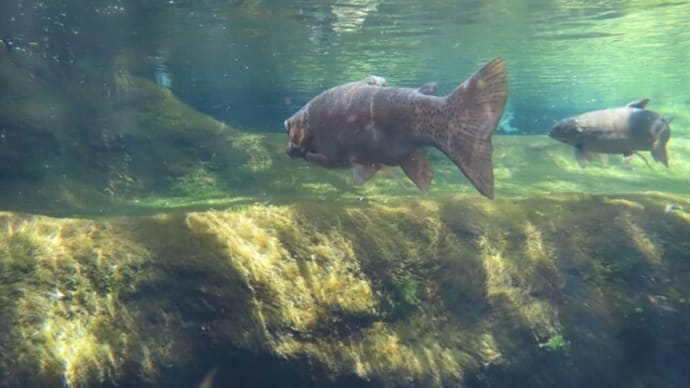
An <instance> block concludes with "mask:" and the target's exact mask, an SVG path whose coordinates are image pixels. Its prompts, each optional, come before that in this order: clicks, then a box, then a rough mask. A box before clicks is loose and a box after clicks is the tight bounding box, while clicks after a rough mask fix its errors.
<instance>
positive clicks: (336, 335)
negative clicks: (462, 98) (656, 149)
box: [0, 194, 690, 387]
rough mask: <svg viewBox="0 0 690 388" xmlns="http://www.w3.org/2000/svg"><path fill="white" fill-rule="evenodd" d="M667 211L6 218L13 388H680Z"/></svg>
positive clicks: (6, 311)
mask: <svg viewBox="0 0 690 388" xmlns="http://www.w3.org/2000/svg"><path fill="white" fill-rule="evenodd" d="M669 202H673V203H675V204H677V205H678V206H680V207H682V208H690V203H689V202H688V201H687V200H686V199H683V198H680V197H670V196H667V195H660V194H658V195H652V194H649V195H618V196H590V195H561V196H552V197H539V198H531V199H522V200H515V199H511V200H501V199H499V200H496V201H494V202H491V201H486V200H483V199H481V198H474V199H469V198H463V199H462V200H457V199H452V198H447V199H445V200H414V201H411V200H399V201H392V202H391V203H390V204H388V205H380V204H366V203H365V204H361V203H360V204H352V205H335V204H324V203H303V204H298V205H291V206H265V205H253V206H247V207H244V208H241V209H235V210H231V209H230V210H223V211H203V212H188V213H175V214H159V215H153V216H145V217H144V216H142V217H114V218H99V219H95V220H90V219H57V218H50V217H44V216H35V215H25V214H18V213H1V214H0V316H2V320H0V347H1V348H2V349H3V352H1V353H0V371H2V374H0V387H14V386H46V387H47V386H57V385H60V386H63V385H64V386H68V387H82V386H89V387H97V386H115V385H119V386H144V387H146V386H150V387H153V386H167V387H183V386H184V387H189V386H195V385H196V384H198V383H199V382H200V381H202V379H204V376H207V375H208V374H209V373H211V372H210V371H213V370H217V372H212V373H213V376H214V384H216V385H215V386H230V385H232V384H233V383H236V382H237V381H243V382H244V384H245V385H246V386H259V385H261V386H275V385H277V384H278V382H280V383H281V384H282V385H281V386H301V387H329V386H390V387H403V386H410V385H415V386H425V387H441V386H461V387H462V386H466V387H480V386H508V385H521V384H522V385H530V386H534V387H547V386H553V384H554V382H558V383H559V384H560V385H561V386H566V387H576V386H580V385H581V383H582V381H588V382H589V385H591V386H594V387H604V386H607V387H611V386H614V387H624V386H633V385H635V384H637V383H639V382H649V381H653V382H655V383H657V384H656V386H673V384H674V383H676V382H682V381H686V379H687V378H689V377H690V376H688V372H687V370H686V368H679V367H677V366H678V365H687V363H688V362H690V353H689V352H687V349H689V347H688V346H690V341H688V338H687V335H685V334H684V333H686V332H687V330H686V329H687V328H688V327H690V318H688V317H690V314H689V313H690V310H689V309H690V307H689V305H688V301H687V295H688V293H689V292H690V281H689V279H690V256H689V254H688V252H690V242H688V241H687V236H688V235H689V234H690V216H688V215H687V214H686V213H685V212H681V211H677V212H673V213H669V214H667V213H666V212H665V205H666V204H667V203H669ZM602 219H605V220H607V221H609V222H602V221H601V220H602ZM639 341H643V343H644V345H643V346H641V345H640V344H641V343H642V342H639ZM573 365H577V368H573V367H572V366H573ZM565 366H568V367H565ZM592 376H596V382H594V381H592V380H591V379H592V378H593V377H592ZM676 385H677V384H676Z"/></svg>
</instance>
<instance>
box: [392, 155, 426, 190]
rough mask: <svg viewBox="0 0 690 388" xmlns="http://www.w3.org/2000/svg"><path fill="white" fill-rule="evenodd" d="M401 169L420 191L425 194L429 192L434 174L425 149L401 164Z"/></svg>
mask: <svg viewBox="0 0 690 388" xmlns="http://www.w3.org/2000/svg"><path fill="white" fill-rule="evenodd" d="M400 167H401V168H402V170H403V171H404V172H405V175H407V177H408V178H410V180H412V182H414V184H415V185H417V187H419V190H421V191H422V192H423V193H427V192H428V191H429V186H430V185H431V179H432V178H433V176H434V173H433V171H432V169H431V162H430V161H429V158H427V156H426V152H424V150H423V149H419V150H417V151H415V152H413V153H411V154H410V155H409V156H408V157H407V158H405V159H403V161H402V162H400Z"/></svg>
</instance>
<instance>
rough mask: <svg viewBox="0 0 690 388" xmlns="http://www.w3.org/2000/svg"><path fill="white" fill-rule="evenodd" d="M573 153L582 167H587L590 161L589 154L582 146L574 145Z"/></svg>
mask: <svg viewBox="0 0 690 388" xmlns="http://www.w3.org/2000/svg"><path fill="white" fill-rule="evenodd" d="M573 155H575V159H576V160H577V163H578V164H579V165H580V167H582V168H585V167H586V166H587V162H589V154H588V153H587V152H586V151H585V150H583V149H582V147H573Z"/></svg>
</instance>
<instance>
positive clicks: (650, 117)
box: [549, 98, 673, 167]
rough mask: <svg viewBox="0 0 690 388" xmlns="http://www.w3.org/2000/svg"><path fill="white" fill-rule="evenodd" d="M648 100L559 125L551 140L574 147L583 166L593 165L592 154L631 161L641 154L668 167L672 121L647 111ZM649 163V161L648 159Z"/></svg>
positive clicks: (594, 112) (553, 131)
mask: <svg viewBox="0 0 690 388" xmlns="http://www.w3.org/2000/svg"><path fill="white" fill-rule="evenodd" d="M648 102H649V99H648V98H645V99H642V100H640V101H634V102H631V103H630V104H628V105H626V106H624V107H620V108H614V109H604V110H597V111H593V112H587V113H583V114H581V115H578V116H573V117H569V118H566V119H563V120H561V121H559V122H557V123H556V124H555V125H554V126H553V128H552V129H551V132H550V133H549V136H551V137H552V138H554V139H556V140H558V141H561V142H563V143H565V144H570V145H571V146H573V147H574V149H573V151H574V153H575V157H576V158H577V161H578V163H579V164H580V166H582V167H584V166H585V165H586V164H587V161H589V159H590V156H589V154H590V153H591V152H597V153H604V154H623V156H624V157H626V158H629V157H630V156H632V155H633V154H638V155H639V156H640V157H642V158H643V159H645V158H644V156H642V155H641V154H639V153H638V152H637V151H650V152H651V154H652V158H654V160H655V161H657V162H659V163H661V164H663V165H664V166H666V167H668V154H667V153H666V144H667V143H668V140H669V139H670V137H671V128H670V127H669V123H670V122H671V121H672V120H673V118H672V117H668V116H662V115H660V114H659V113H657V112H654V111H651V110H647V109H645V107H646V106H647V103H648ZM645 162H646V159H645Z"/></svg>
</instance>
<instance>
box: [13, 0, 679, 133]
mask: <svg viewBox="0 0 690 388" xmlns="http://www.w3.org/2000/svg"><path fill="white" fill-rule="evenodd" d="M0 10H1V11H2V13H1V14H2V17H1V18H2V20H1V21H0V36H3V37H5V40H11V42H12V44H13V46H12V47H13V49H14V50H27V51H30V52H32V53H34V55H40V56H46V57H48V58H50V59H53V60H54V61H56V62H59V63H60V64H62V65H63V66H66V67H69V64H70V63H72V62H75V61H82V62H83V61H92V62H96V63H98V64H99V65H100V66H104V67H114V68H117V69H121V70H126V71H132V72H134V73H136V74H139V75H142V76H145V77H149V78H150V79H158V81H159V82H161V83H162V84H163V85H165V86H168V87H170V88H171V89H172V90H173V91H174V92H175V94H176V95H178V96H180V97H181V98H182V99H183V100H184V101H186V102H188V103H190V104H191V105H193V106H195V107H196V108H198V109H200V110H202V111H204V112H208V113H210V114H211V115H213V116H214V117H217V118H219V119H221V120H225V121H227V122H230V123H232V124H234V125H236V126H240V127H243V128H247V129H252V130H262V131H280V130H281V127H280V125H279V124H280V123H282V120H283V118H284V117H286V116H287V115H289V114H290V113H291V112H293V111H294V110H295V109H297V108H298V107H299V106H301V105H302V104H303V103H304V102H305V101H307V100H308V99H309V98H310V97H312V96H314V95H315V94H317V93H318V92H320V91H321V90H323V89H324V88H327V87H330V86H333V85H336V84H339V83H342V82H347V81H351V80H353V79H359V78H362V77H364V76H366V75H369V74H372V73H375V74H379V75H382V76H384V77H386V78H387V79H388V82H389V84H390V85H399V86H414V85H419V84H421V83H424V82H427V81H430V80H435V81H437V82H439V85H440V92H447V91H449V90H450V89H451V88H452V87H453V86H455V85H456V84H457V83H459V82H461V81H462V80H463V79H464V78H465V77H466V76H467V75H468V74H470V73H471V72H472V71H474V70H476V69H477V68H478V67H479V66H480V65H481V64H482V63H484V62H486V61H487V60H489V59H491V58H493V57H495V56H499V55H500V56H503V57H505V58H506V60H507V63H508V65H509V82H510V92H511V103H510V108H511V109H512V110H513V114H514V126H515V127H516V128H517V129H519V130H520V131H522V132H532V133H543V132H545V131H546V130H547V129H548V127H549V126H550V125H551V124H552V123H553V122H554V121H555V120H557V119H558V118H560V117H562V116H564V115H567V114H573V113H577V112H581V111H586V110H592V109H600V108H603V107H610V106H618V105H622V104H624V103H626V102H628V101H631V100H636V99H640V98H643V97H649V98H651V99H652V105H651V106H655V107H659V106H670V107H673V108H674V109H683V110H687V109H688V108H690V97H689V96H688V93H687V90H688V88H689V87H690V81H689V80H688V77H687V64H688V62H690V24H689V23H690V22H689V20H688V16H687V15H689V14H690V3H689V2H686V1H547V2H544V1H508V0H505V1H439V0H432V1H427V2H423V3H422V2H418V1H409V0H402V1H380V0H351V1H346V0H340V1H270V0H269V1H258V0H257V1H230V2H227V1H178V0H171V1H153V2H146V1H94V2H89V3H88V5H87V6H81V5H79V6H78V5H76V3H71V2H60V1H16V2H3V5H1V6H0ZM161 73H164V75H163V76H161ZM686 119H687V117H681V118H680V119H679V121H678V122H677V124H680V125H676V127H678V128H686V127H687V126H688V122H687V120H686Z"/></svg>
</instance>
